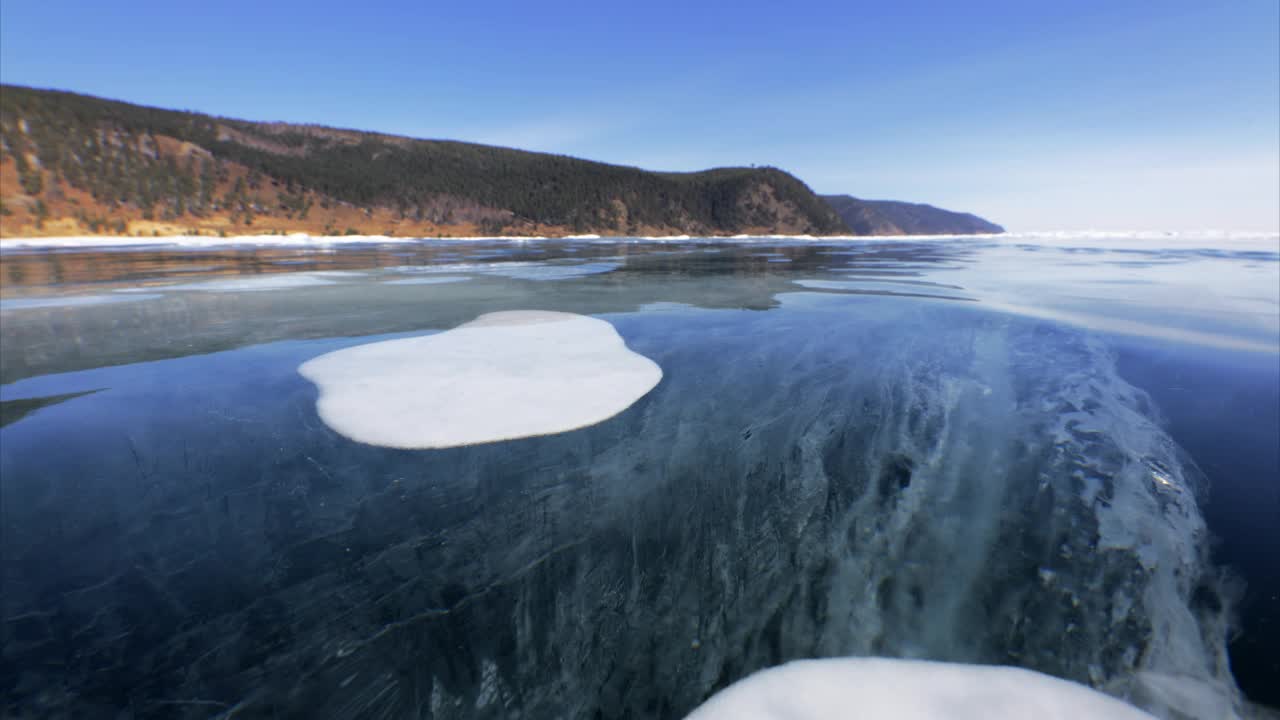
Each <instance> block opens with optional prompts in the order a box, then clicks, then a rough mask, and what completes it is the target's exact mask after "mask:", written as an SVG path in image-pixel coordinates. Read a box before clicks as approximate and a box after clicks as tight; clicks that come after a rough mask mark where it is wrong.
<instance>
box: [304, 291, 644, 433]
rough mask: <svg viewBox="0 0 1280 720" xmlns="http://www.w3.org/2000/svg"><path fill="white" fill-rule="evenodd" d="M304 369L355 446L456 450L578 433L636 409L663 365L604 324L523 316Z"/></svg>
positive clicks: (344, 354)
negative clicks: (630, 409)
mask: <svg viewBox="0 0 1280 720" xmlns="http://www.w3.org/2000/svg"><path fill="white" fill-rule="evenodd" d="M298 372H299V373H301V374H302V376H303V377H305V378H307V379H308V380H310V381H312V382H314V383H315V384H316V385H317V386H318V387H319V389H320V399H319V400H318V401H317V402H316V410H317V411H318V412H319V414H320V418H321V419H322V420H324V422H325V424H326V425H328V426H329V427H331V428H333V429H334V430H335V431H337V432H338V433H341V434H342V435H345V436H346V437H348V438H351V439H352V440H355V441H357V442H362V443H368V444H370V445H381V446H384V447H396V448H445V447H455V446H458V445H473V444H476V443H485V442H495V441H498V440H511V439H515V438H523V437H531V436H534V435H549V434H552V433H559V432H565V431H567V430H575V429H577V428H582V427H586V426H588V425H594V424H596V423H598V422H602V421H604V420H607V419H609V418H611V417H613V416H614V415H617V414H618V413H620V412H622V411H623V410H626V409H627V408H628V407H630V406H631V404H632V403H634V402H635V401H636V400H639V399H640V398H641V397H643V396H644V394H645V393H647V392H649V391H650V390H652V389H653V387H654V386H655V385H657V384H658V381H659V380H661V379H662V369H661V368H659V367H658V365H657V364H656V363H654V362H653V361H652V360H650V359H648V358H646V357H644V356H643V355H638V354H636V353H634V352H632V351H631V350H629V349H628V348H627V346H626V343H624V342H623V340H622V337H621V336H619V335H618V332H617V331H616V330H614V329H613V326H612V325H610V324H609V323H607V322H605V321H604V320H599V319H596V318H592V317H587V316H585V315H575V314H572V313H560V312H543V311H536V310H520V311H510V312H497V313H489V314H487V315H481V316H480V317H478V318H476V319H475V320H473V321H471V322H469V323H466V324H465V325H460V326H459V327H457V328H455V329H453V330H449V331H446V332H442V333H439V334H437V335H428V336H426V337H416V338H406V339H403V340H387V341H384V342H376V343H370V344H368V345H359V346H356V347H351V348H346V349H345V350H338V351H336V352H332V353H329V354H327V355H321V356H320V357H317V358H314V359H312V360H309V361H307V362H305V363H303V364H302V365H301V366H300V367H299V368H298Z"/></svg>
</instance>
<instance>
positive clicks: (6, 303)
mask: <svg viewBox="0 0 1280 720" xmlns="http://www.w3.org/2000/svg"><path fill="white" fill-rule="evenodd" d="M158 297H161V296H160V295H157V294H154V293H145V292H143V293H135V294H132V295H65V296H58V297H31V298H6V299H3V300H0V311H7V310H34V309H37V308H63V307H84V306H89V305H107V304H112V303H125V302H138V301H140V300H154V299H156V298H158Z"/></svg>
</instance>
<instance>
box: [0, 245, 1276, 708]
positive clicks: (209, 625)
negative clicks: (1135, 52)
mask: <svg viewBox="0 0 1280 720" xmlns="http://www.w3.org/2000/svg"><path fill="white" fill-rule="evenodd" d="M0 280H2V281H3V286H2V292H0V421H2V423H3V425H0V477H2V478H3V483H2V492H3V495H2V497H0V500H2V503H3V504H2V505H0V513H2V521H3V526H2V530H3V554H2V555H0V573H2V575H0V580H2V583H3V590H4V591H3V599H2V601H0V602H2V603H3V605H2V606H0V615H2V618H3V637H2V639H3V655H2V657H0V696H2V697H3V698H4V702H5V703H6V705H5V706H4V711H5V714H12V715H15V716H20V717H21V716H31V717H61V716H69V715H78V716H83V717H122V716H131V717H138V718H169V717H181V718H204V717H231V716H236V717H259V716H278V717H313V718H326V717H332V718H347V717H385V718H404V717H430V718H471V717H483V718H490V717H491V718H561V717H584V718H601V719H603V718H640V717H657V718H679V717H683V716H684V715H686V714H687V713H689V712H691V711H692V710H693V709H694V708H695V707H697V706H698V705H699V704H700V703H702V702H703V701H705V700H706V699H707V698H708V697H709V696H710V695H712V694H713V693H714V692H715V691H717V690H720V689H722V688H724V687H726V686H728V685H729V684H730V683H733V682H735V681H737V680H739V679H741V678H743V677H745V676H747V675H749V674H750V673H752V672H754V671H757V670H760V669H763V668H767V667H772V666H775V665H778V664H779V663H783V662H786V661H789V660H795V659H801V658H819V657H840V656H880V657H890V658H906V659H919V660H941V661H949V662H956V663H979V664H998V665H1012V666H1018V667H1024V668H1029V669H1033V670H1037V671H1040V672H1042V673H1046V674H1049V675H1053V676H1056V677H1060V678H1065V679H1069V680H1074V681H1077V682H1080V683H1083V684H1086V685H1090V686H1092V687H1094V688H1097V689H1100V690H1102V691H1104V692H1106V693H1108V694H1111V695H1113V696H1116V697H1119V698H1123V699H1126V700H1128V701H1129V702H1131V703H1133V704H1135V705H1138V706H1139V707H1142V708H1144V709H1146V710H1147V711H1149V712H1151V713H1153V714H1154V715H1156V716H1158V717H1165V718H1183V717H1188V715H1187V714H1186V713H1190V715H1189V716H1190V717H1203V716H1215V717H1230V716H1231V715H1232V714H1236V715H1239V716H1241V717H1247V716H1248V714H1249V713H1250V712H1252V710H1251V709H1250V707H1249V704H1248V702H1254V703H1262V704H1266V705H1270V706H1273V707H1277V706H1280V690H1278V689H1277V686H1276V684H1275V682H1274V678H1276V677H1280V665H1278V664H1277V663H1278V662H1280V661H1278V660H1277V657H1278V655H1277V653H1276V649H1277V648H1280V573H1278V572H1277V570H1276V560H1275V558H1276V557H1277V552H1280V450H1277V446H1280V239H1278V238H1277V237H1276V236H1274V235H1271V236H1233V235H1088V234H1066V235H1025V236H1018V235H1008V236H1001V237H998V238H971V239H959V238H951V239H947V238H936V239H927V240H915V241H908V240H830V241H825V240H812V239H787V238H762V239H739V240H723V239H720V240H700V239H682V240H673V241H658V240H644V239H637V240H626V239H621V240H619V239H580V240H540V241H527V242H526V241H515V240H491V241H437V240H424V241H421V242H411V243H405V242H399V243H394V244H373V243H370V244H360V243H349V244H344V245H340V246H317V247H296V246H282V247H271V246H261V247H250V246H228V247H200V248H191V247H186V248H184V247H173V248H155V247H150V248H148V247H133V248H127V249H109V248H74V247H67V248H59V249H54V250H34V249H12V248H10V249H9V250H8V251H6V252H4V253H3V254H0ZM526 311H534V312H526ZM1232 617H1236V618H1238V621H1237V622H1236V630H1237V632H1235V633H1234V634H1232V633H1230V632H1229V630H1230V626H1231V623H1232V621H1231V618H1232ZM1229 635H1230V639H1231V642H1230V644H1228V639H1229ZM1246 696H1247V698H1248V701H1246Z"/></svg>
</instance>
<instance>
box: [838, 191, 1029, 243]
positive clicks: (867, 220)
mask: <svg viewBox="0 0 1280 720" xmlns="http://www.w3.org/2000/svg"><path fill="white" fill-rule="evenodd" d="M822 199H823V200H826V201H827V204H828V205H830V206H831V207H832V208H834V209H835V211H836V212H837V213H839V214H840V219H842V220H844V222H845V224H846V225H848V226H849V229H850V230H852V231H853V233H854V234H855V235H973V234H975V233H1002V232H1004V228H1002V227H1000V226H999V225H996V224H995V223H992V222H988V221H986V220H983V219H982V218H980V217H978V216H977V215H970V214H969V213H959V212H952V211H950V210H943V209H941V208H936V207H934V206H932V205H921V204H917V203H906V202H897V201H895V200H859V199H858V198H856V197H852V196H849V195H823V196H822Z"/></svg>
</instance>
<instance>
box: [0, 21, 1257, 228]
mask: <svg viewBox="0 0 1280 720" xmlns="http://www.w3.org/2000/svg"><path fill="white" fill-rule="evenodd" d="M0 80H2V81H3V82H6V83H18V84H23V85H32V86H36V87H52V88H60V89H66V90H74V91H78V92H85V93H90V94H94V95H100V96H104V97H110V98H115V99H121V100H128V101H131V102H137V103H142V104H149V105H158V106H162V107H170V108H180V109H190V110H199V111H203V112H209V113H215V114H219V115H225V116H231V117H240V118H246V119H251V120H287V121H297V122H316V123H321V124H325V125H334V126H341V127H351V128H359V129H370V130H379V131H383V132H390V133H398V134H404V135H411V136H415V137H427V138H449V139H459V140H472V141H478V142H486V143H494V144H500V145H509V146H514V147H521V148H528V149H533V150H545V151H551V152H558V153H565V154H569V155H576V156H580V157H586V158H591V159H595V160H603V161H608V162H615V163H623V164H629V165H638V166H641V167H646V168H653V169H662V170H694V169H701V168H706V167H711V166H719V165H749V164H759V165H764V164H768V165H776V166H778V167H781V168H784V169H786V170H789V171H791V172H793V173H795V174H796V175H798V176H799V177H800V178H801V179H803V180H805V181H806V182H808V183H809V185H810V186H812V187H813V188H814V189H815V190H817V191H819V192H824V193H850V194H853V195H857V196H860V197H868V198H889V199H901V200H911V201H919V202H929V203H933V204H936V205H939V206H942V207H948V208H954V209H960V210H967V211H971V212H975V213H978V214H980V215H984V216H986V217H988V218H990V219H992V220H994V221H996V222H1000V223H1002V224H1004V225H1006V226H1007V227H1008V228H1010V229H1017V230H1033V229H1085V228H1106V229H1202V228H1220V229H1252V230H1269V231H1272V230H1276V229H1278V228H1280V0H1222V1H1221V2H1212V1H1206V0H1196V1H1195V2H1182V1H1181V0H1160V1H1158V2H1123V1H1116V2H1084V1H1081V2H1075V1H1073V2H1066V3H1058V2H1040V1H1039V0H1030V1H1024V0H1017V1H1011V2H984V1H982V0H972V1H966V2H951V1H949V0H947V1H938V2H893V1H890V0H882V1H881V2H876V3H863V2H854V1H846V2H840V1H838V0H837V1H831V2H818V3H805V2H799V1H797V2H789V3H786V2H781V1H776V2H757V1H753V0H742V1H741V2H715V3H712V2H705V3H697V2H694V0H688V1H687V2H668V1H667V0H645V1H642V2H626V3H607V2H603V3H602V2H594V3H588V2H563V1H560V0H529V1H527V2H497V3H495V2H482V1H474V2H466V1H465V0H450V1H449V2H439V1H435V2H433V1H429V0H427V1H421V2H376V1H372V0H371V1H367V2H350V0H346V1H345V2H341V3H333V2H328V1H327V0H312V1H309V2H292V1H288V0H279V1H277V0H256V1H255V2H242V1H240V0H209V1H207V2H181V1H179V2H174V1H173V0H166V1H164V2H152V1H149V0H139V1H134V2H124V3H108V2H99V1H93V2H90V1H88V0H82V1H61V0H4V2H3V3H0Z"/></svg>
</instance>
